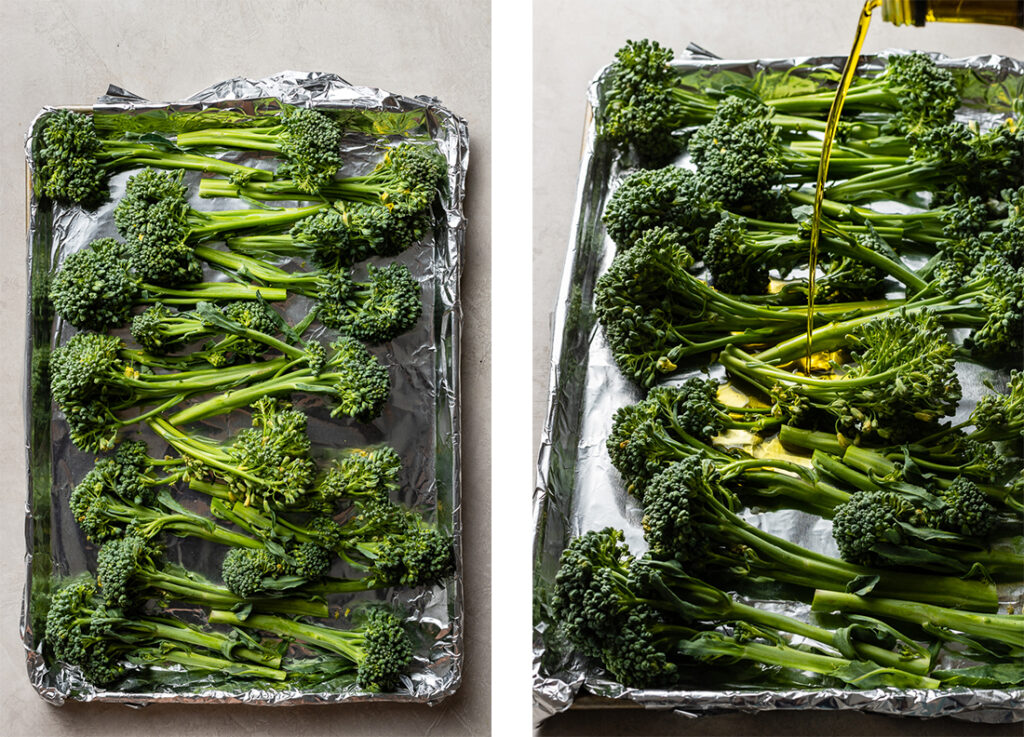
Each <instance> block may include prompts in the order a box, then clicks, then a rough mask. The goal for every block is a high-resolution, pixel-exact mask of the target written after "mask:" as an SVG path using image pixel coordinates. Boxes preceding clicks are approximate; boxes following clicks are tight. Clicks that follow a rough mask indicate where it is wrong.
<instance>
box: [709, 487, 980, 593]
mask: <svg viewBox="0 0 1024 737" xmlns="http://www.w3.org/2000/svg"><path fill="white" fill-rule="evenodd" d="M708 502H709V503H710V504H711V506H712V508H714V509H715V511H716V512H717V516H718V517H719V518H720V519H722V521H723V522H724V523H725V524H727V525H728V526H727V528H726V529H725V532H726V534H727V535H728V536H730V537H735V538H736V539H737V541H738V542H741V543H743V544H746V545H749V546H750V547H751V548H753V549H754V550H756V551H757V552H758V553H760V554H761V555H763V556H765V557H766V558H768V559H769V561H770V562H771V563H772V564H773V565H772V569H771V571H770V572H766V573H768V574H769V575H771V577H772V578H775V579H777V580H779V581H783V582H787V583H795V584H797V585H801V586H806V585H807V583H808V582H809V581H813V580H815V579H817V580H818V581H819V582H820V583H819V584H818V585H817V586H815V587H814V588H825V589H831V590H836V591H845V590H846V588H847V586H849V585H850V584H851V583H853V582H854V581H855V580H857V579H861V578H864V577H875V576H877V577H878V581H877V583H876V584H875V587H874V589H873V593H877V594H878V595H882V596H885V595H890V596H892V595H902V596H904V597H909V598H913V599H915V600H918V601H923V602H927V603H933V604H939V605H943V606H957V607H962V608H966V609H974V610H979V611H993V610H995V609H996V608H997V607H998V597H997V594H996V590H995V587H994V586H992V585H991V584H987V583H985V582H982V581H964V580H961V579H958V578H952V577H949V576H934V575H920V574H905V573H900V572H894V571H886V570H879V569H874V568H867V567H865V566H857V565H853V564H851V563H846V562H845V561H841V560H838V559H835V558H830V557H828V556H825V555H822V554H819V553H815V552H814V551H811V550H808V549H807V548H803V547H801V546H799V545H796V544H794V543H791V542H789V541H788V540H785V539H784V538H780V537H776V536H775V535H772V534H770V533H767V532H764V531H763V530H760V529H758V528H756V527H754V526H753V525H751V524H749V523H748V522H746V521H745V520H743V519H741V518H740V517H738V516H737V515H736V514H735V513H733V512H731V511H730V510H728V509H726V508H725V507H724V506H723V505H722V504H721V503H720V502H718V501H717V500H715V499H712V498H710V497H709V498H708Z"/></svg>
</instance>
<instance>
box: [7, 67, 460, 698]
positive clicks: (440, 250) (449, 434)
mask: <svg viewBox="0 0 1024 737" xmlns="http://www.w3.org/2000/svg"><path fill="white" fill-rule="evenodd" d="M281 104H286V105H296V106H312V107H315V108H317V109H320V110H329V111H332V113H333V114H334V115H335V117H336V119H337V120H338V121H339V123H340V124H341V126H342V128H344V129H345V131H346V134H345V139H344V144H343V146H344V150H343V151H342V154H343V160H344V162H345V163H344V166H343V169H342V170H341V175H342V176H353V175H359V174H364V173H368V172H369V171H370V170H371V169H372V168H373V166H374V165H375V164H376V163H377V161H379V160H380V157H381V148H380V147H381V144H383V143H388V144H391V145H394V144H396V143H398V142H401V141H404V140H408V141H412V142H417V141H420V142H424V143H427V142H430V141H433V142H434V143H435V144H436V145H437V147H438V149H439V150H440V152H441V153H442V155H443V156H444V157H445V158H446V160H447V163H448V192H447V193H446V195H445V196H443V197H442V198H441V202H440V204H437V203H435V205H434V228H433V230H432V232H431V233H429V234H428V235H427V236H425V237H424V238H423V239H422V240H421V241H419V242H417V243H415V244H413V245H412V246H411V247H409V248H408V249H407V250H406V251H404V252H403V253H402V254H401V255H400V256H398V257H396V258H395V259H380V258H374V259H370V260H369V261H368V262H362V263H360V264H357V265H356V267H355V271H354V276H355V277H356V278H357V279H360V278H362V277H364V276H365V274H366V267H367V264H368V263H375V264H378V265H383V264H384V263H388V262H390V261H391V260H397V261H400V262H401V263H404V264H406V265H407V266H408V267H409V268H410V269H411V271H412V273H413V275H414V276H416V278H417V279H418V280H419V281H420V284H421V289H422V297H423V314H422V316H421V317H420V320H419V322H418V323H417V324H416V326H414V327H413V328H412V330H411V331H409V332H407V333H405V334H403V335H401V336H399V337H398V338H395V339H394V340H393V341H391V342H389V343H386V344H384V345H381V346H376V347H373V348H371V352H372V353H374V354H375V355H376V356H377V357H378V358H379V359H380V360H381V361H382V362H383V363H384V364H385V365H386V366H387V367H388V369H389V371H390V374H391V385H392V389H391V398H390V400H389V401H388V403H387V405H386V406H385V409H384V411H383V414H382V415H381V416H380V417H378V418H377V419H375V420H373V421H372V422H369V423H358V422H355V421H354V420H351V419H348V418H345V417H339V418H331V417H330V414H329V410H330V408H329V407H328V405H327V404H326V403H325V401H324V400H323V399H320V398H317V397H315V396H312V395H308V394H297V395H295V396H293V397H292V402H293V404H294V405H295V406H296V407H297V408H300V409H302V410H303V411H304V412H306V413H307V414H308V416H309V425H308V427H309V433H310V437H311V440H312V442H313V455H314V457H315V458H317V459H320V460H321V463H322V460H323V459H326V458H330V457H331V455H332V452H333V453H336V452H337V451H338V450H339V449H342V448H349V447H361V446H366V445H372V444H378V443H387V444H389V445H391V446H393V447H394V448H395V449H396V450H397V451H398V453H399V455H401V457H402V459H403V471H402V487H401V489H400V491H399V492H398V496H397V498H396V497H393V499H394V500H395V501H398V502H401V503H403V504H406V505H409V506H410V507H411V508H412V509H414V510H415V511H417V512H418V513H420V514H421V515H423V516H424V517H425V518H426V519H427V520H428V521H430V522H436V523H437V524H438V526H439V527H440V528H441V529H442V530H444V531H446V532H450V533H451V534H452V535H453V536H454V539H455V546H456V565H457V573H456V576H455V577H453V578H451V579H449V580H448V581H446V582H445V584H444V585H438V586H434V587H421V588H416V589H410V588H391V589H384V590H380V591H370V592H365V593H360V594H354V595H341V596H331V597H329V599H328V603H329V605H330V610H331V618H330V619H328V620H323V621H322V622H321V623H323V624H326V625H328V626H332V625H334V626H340V627H348V626H350V624H349V622H348V620H347V619H346V617H347V616H348V613H349V607H350V605H351V604H352V603H354V602H356V601H359V600H376V601H384V602H387V603H390V604H394V605H395V606H396V607H397V608H398V609H399V610H401V611H405V612H407V613H408V620H407V629H408V631H409V634H410V637H411V638H412V641H413V646H414V651H415V659H414V661H413V663H412V664H411V666H410V670H409V673H408V675H407V676H406V677H403V681H402V683H401V684H400V685H399V686H398V688H397V690H396V691H395V692H392V693H379V694H377V693H367V692H365V691H361V690H360V689H359V688H358V687H357V686H356V685H355V684H353V683H349V684H344V685H342V684H337V683H333V684H332V683H329V682H328V683H325V684H323V685H321V686H318V687H317V688H316V689H314V690H309V691H305V690H298V689H295V687H294V686H292V687H282V688H280V689H273V690H262V689H257V688H252V689H249V690H241V689H237V688H236V689H233V690H225V689H224V688H221V687H220V686H218V685H216V684H215V683H212V682H210V683H208V682H204V679H196V680H191V681H187V680H185V679H183V678H180V677H179V678H177V679H175V677H174V671H173V669H171V670H169V671H166V672H164V673H163V674H162V675H163V676H164V677H163V678H162V679H161V681H160V683H159V685H156V684H154V683H153V682H147V681H146V680H145V679H144V678H143V679H140V678H132V676H131V674H130V673H129V676H128V677H127V678H126V679H125V680H124V681H123V682H121V683H119V684H118V685H117V688H116V690H100V689H97V688H94V687H93V686H91V685H89V684H88V683H86V682H85V681H83V680H82V678H81V675H80V673H79V672H78V670H77V669H76V668H68V667H65V666H60V665H59V664H58V665H54V664H53V663H50V662H47V660H46V659H45V657H44V655H43V652H42V648H41V646H40V643H39V641H38V632H37V629H38V627H39V615H40V613H41V612H42V610H43V607H42V606H41V605H42V603H43V602H44V601H45V594H46V588H47V586H48V585H49V584H50V582H51V581H52V580H54V578H57V579H59V578H63V577H66V576H71V575H74V574H77V573H80V572H82V571H85V570H93V571H94V570H95V557H96V546H95V545H93V544H91V543H88V542H87V541H85V539H84V537H83V535H82V533H81V531H80V530H79V529H78V526H77V524H76V522H75V520H74V519H73V518H72V515H71V514H70V511H69V509H68V498H69V495H70V493H71V489H72V488H73V487H74V484H75V483H76V482H77V481H78V480H80V479H81V478H82V477H83V476H84V475H85V473H86V472H87V471H88V470H89V469H90V468H91V467H92V464H93V462H94V456H93V455H91V454H88V453H83V452H81V451H79V450H77V449H75V448H74V447H73V446H72V445H71V442H70V440H69V439H68V435H67V426H66V423H65V422H64V420H63V416H62V414H61V412H60V410H59V409H57V408H56V406H52V405H51V402H50V396H49V386H48V383H47V382H46V380H45V376H43V375H42V372H41V371H40V370H39V369H38V368H37V369H36V370H35V371H33V370H32V369H33V367H34V366H36V365H37V363H38V361H39V358H40V357H41V356H42V355H43V354H44V353H45V352H46V351H47V350H48V349H49V348H51V347H53V346H56V345H59V344H61V343H63V342H65V341H66V340H67V338H68V337H69V336H70V335H71V334H73V332H74V329H73V328H71V327H70V326H69V325H67V324H65V323H64V322H63V321H62V320H60V319H59V318H58V319H56V320H53V321H51V320H50V319H49V316H48V314H47V313H46V307H45V300H43V299H42V297H44V296H45V293H46V274H47V273H48V272H50V271H52V270H56V269H57V268H58V267H59V265H60V263H61V261H62V260H63V259H64V258H65V257H66V256H67V255H68V254H70V253H73V252H75V251H77V250H79V249H81V248H83V247H84V246H86V245H87V244H88V243H89V242H91V241H92V240H94V239H96V238H100V237H107V236H116V235H117V232H116V229H115V227H114V223H113V217H112V213H113V206H114V204H115V203H116V201H117V199H118V198H119V197H120V196H121V194H123V192H124V187H125V183H126V181H127V179H128V177H129V176H131V175H132V174H134V173H135V172H136V171H137V170H130V171H124V172H119V173H117V174H115V175H114V176H113V177H111V180H110V193H111V199H110V201H108V202H107V203H105V204H104V205H102V206H100V207H99V208H97V209H96V210H95V211H94V212H86V211H83V210H82V209H81V208H78V207H69V208H64V207H61V206H60V205H56V204H54V205H51V204H49V203H48V202H42V203H41V202H40V201H39V200H38V199H37V198H36V197H35V195H34V194H33V193H31V192H30V193H29V198H30V199H29V233H28V241H29V263H28V268H29V279H30V292H29V315H28V331H27V333H28V345H27V347H26V348H27V361H28V368H29V370H28V372H27V375H28V376H29V382H28V386H27V387H26V395H25V396H26V402H25V404H26V429H27V433H28V443H27V450H28V489H29V494H28V502H27V507H26V540H27V545H28V555H27V559H26V560H27V580H26V587H25V596H24V602H23V609H22V619H21V631H22V638H23V641H24V645H25V654H26V661H27V666H28V674H29V678H30V679H31V682H32V685H33V686H34V687H35V688H36V690H37V691H38V692H39V694H40V695H41V696H42V697H43V698H44V699H45V700H47V701H49V702H50V703H53V704H57V705H59V704H63V703H64V702H65V701H66V700H69V699H70V700H75V701H110V702H124V703H130V704H146V703H152V702H163V703H167V702H173V703H251V704H285V705H296V704H319V703H340V702H350V701H353V702H354V701H370V700H373V701H393V702H395V701H397V702H427V703H436V702H438V701H440V700H442V699H444V698H445V697H447V696H449V695H451V694H452V693H454V692H455V690H456V689H457V688H458V686H459V682H460V680H461V677H462V657H463V652H462V648H463V635H462V628H463V591H462V579H461V573H460V571H461V557H462V556H461V539H462V534H461V533H462V529H461V521H460V498H461V479H460V455H461V441H460V424H459V422H460V419H459V418H460V410H459V393H460V380H459V361H460V355H461V347H460V340H461V338H460V335H461V327H462V314H461V301H460V296H459V279H460V274H461V270H462V257H463V248H464V240H465V233H466V220H465V217H464V214H463V199H464V196H465V180H466V167H467V164H468V160H469V138H468V128H467V125H466V123H465V121H464V120H462V119H461V118H459V117H457V116H456V115H454V114H453V113H451V112H450V111H448V110H447V109H445V108H444V107H443V106H442V105H441V104H440V102H439V101H438V100H436V99H434V98H431V97H415V98H412V97H403V96H400V95H395V94H392V93H390V92H386V91H383V90H379V89H374V88H369V87H358V86H354V85H351V84H349V83H347V82H346V81H345V80H343V79H342V78H340V77H338V76H336V75H333V74H322V73H305V72H282V73H280V74H277V75H274V76H273V77H269V78H267V79H262V80H250V79H242V78H237V79H230V80H227V81H224V82H221V83H219V84H216V85H214V86H212V87H210V88H208V89H205V90H203V91H202V92H199V93H197V94H196V95H193V96H192V97H190V98H189V99H188V100H185V101H182V102H177V103H161V102H150V101H147V100H144V99H142V98H140V97H137V96H136V95H133V94H131V93H129V92H126V91H124V90H122V89H120V88H117V87H110V88H109V90H108V91H107V94H105V95H104V96H102V97H101V98H99V100H98V101H97V103H96V104H95V105H94V106H93V107H91V108H77V109H80V110H82V111H90V110H91V111H92V113H93V115H94V118H95V122H96V125H97V128H98V129H99V130H100V132H101V135H102V133H103V132H104V131H136V132H141V131H161V130H166V129H168V122H167V121H169V120H173V122H174V125H175V126H176V128H178V129H181V128H182V127H185V128H188V127H189V125H190V121H191V120H193V119H194V120H195V121H197V122H196V125H195V127H199V126H200V125H201V123H200V122H199V121H202V119H203V116H204V111H209V110H214V109H218V110H219V109H227V110H230V111H233V113H234V114H236V115H237V116H239V117H240V118H244V117H247V116H252V115H254V114H272V113H274V112H275V111H276V110H278V109H279V108H280V106H281ZM48 110H49V109H47V110H43V111H42V112H41V113H40V116H37V118H36V119H35V121H34V122H33V125H32V128H31V129H30V131H29V136H28V142H27V150H26V153H27V155H28V160H29V166H30V167H31V144H32V133H33V132H34V131H35V130H36V129H37V127H38V126H39V123H40V117H41V116H42V115H43V114H45V113H46V112H48ZM213 155H216V156H223V157H225V158H227V157H230V158H231V159H232V160H236V161H240V162H242V163H244V164H247V165H250V166H256V167H261V168H265V169H273V168H274V166H275V163H276V162H275V161H274V160H273V158H272V157H271V156H270V155H269V154H265V153H261V152H240V151H231V152H221V153H217V154H213ZM200 176H201V175H200V174H199V173H198V172H186V173H185V180H184V182H185V184H186V185H188V189H189V193H190V204H191V205H192V206H193V207H194V208H196V209H205V210H212V209H224V210H230V209H241V208H247V207H251V206H253V205H251V203H248V202H243V201H241V200H236V199H230V198H215V199H200V198H199V197H198V195H197V194H196V190H197V188H198V181H199V178H200ZM295 204H296V203H291V202H275V203H272V205H273V206H281V207H289V206H294V205H295ZM301 263H302V262H301V261H300V260H299V259H291V260H283V261H282V264H283V265H284V266H285V268H289V267H292V266H298V265H300V264H301ZM311 268H312V267H311ZM205 271H206V273H205V275H204V276H205V279H206V280H224V279H225V276H224V275H223V274H221V273H220V272H216V271H213V270H211V269H209V267H206V269H205ZM283 304H284V315H285V317H286V318H287V319H288V321H289V322H290V323H294V322H296V321H297V320H299V319H301V318H302V317H303V316H304V315H305V314H306V313H307V312H308V309H309V306H310V304H311V303H310V301H309V300H306V299H304V298H302V297H295V296H292V297H289V299H288V300H287V301H286V302H285V303H283ZM317 330H318V331H320V332H316V331H317ZM322 333H323V328H320V327H319V326H317V328H315V330H314V332H311V333H310V337H313V338H316V337H320V336H321V335H322ZM116 334H118V335H122V337H124V336H127V330H124V331H120V332H118V333H116ZM248 426H249V417H248V412H247V411H245V410H239V411H235V412H231V413H229V414H226V415H221V416H219V417H213V418H210V419H208V420H205V421H204V422H203V423H202V425H201V426H197V427H196V428H195V430H196V431H198V432H201V433H202V434H204V435H206V436H208V437H210V438H213V439H215V440H218V441H219V440H224V439H226V438H228V437H230V436H232V435H234V434H235V433H236V432H237V431H238V430H240V429H242V428H245V427H248ZM128 436H129V437H141V438H144V439H146V440H147V441H148V442H149V446H150V453H151V455H154V456H158V457H159V456H160V455H162V454H163V452H164V451H165V449H166V445H165V444H163V443H162V442H161V441H159V440H157V439H156V438H155V436H154V435H152V434H151V433H149V431H148V429H147V430H146V431H145V432H139V431H137V430H136V431H135V432H132V433H128ZM176 497H177V498H178V500H179V501H180V502H181V503H182V504H183V505H184V506H186V507H189V508H191V509H194V510H196V511H201V510H202V509H203V507H204V506H205V505H206V503H207V501H206V499H205V498H204V497H203V496H202V495H199V494H197V493H195V492H192V491H191V490H189V489H187V488H186V489H184V490H179V491H177V492H176ZM207 514H208V510H207ZM166 544H167V558H168V560H170V561H172V562H175V563H180V564H182V565H185V566H186V567H188V568H190V569H192V570H195V571H196V572H198V573H200V574H202V575H205V576H207V577H210V578H212V579H213V580H215V581H216V580H219V566H220V558H221V556H222V554H223V549H222V548H221V549H218V546H216V545H213V544H210V543H206V542H204V541H201V540H195V539H187V540H186V539H181V538H176V537H172V536H170V535H167V536H166ZM331 574H332V575H334V576H346V575H347V576H353V575H357V574H355V573H354V572H353V571H352V570H350V569H348V568H347V567H346V566H345V565H344V564H343V563H341V562H339V561H336V562H335V565H334V568H333V569H332V571H331ZM173 612H174V613H175V614H176V615H177V616H180V617H182V618H183V619H186V620H189V619H192V621H202V614H201V610H200V609H199V608H197V607H188V606H177V607H176V608H175V609H174V610H173ZM292 649H293V650H292V651H293V652H295V653H301V652H302V649H301V646H299V645H292Z"/></svg>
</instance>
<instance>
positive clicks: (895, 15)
mask: <svg viewBox="0 0 1024 737" xmlns="http://www.w3.org/2000/svg"><path fill="white" fill-rule="evenodd" d="M882 20H884V21H886V22H888V23H892V24H894V25H897V26H909V25H913V26H923V25H924V24H925V23H936V22H939V23H988V24H992V25H997V26H1011V27H1015V28H1024V0H883V2H882Z"/></svg>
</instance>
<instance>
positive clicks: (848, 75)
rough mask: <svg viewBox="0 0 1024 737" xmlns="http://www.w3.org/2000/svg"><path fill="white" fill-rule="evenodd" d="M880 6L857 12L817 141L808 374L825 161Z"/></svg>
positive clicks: (872, 1)
mask: <svg viewBox="0 0 1024 737" xmlns="http://www.w3.org/2000/svg"><path fill="white" fill-rule="evenodd" d="M881 5H882V0H867V2H865V3H864V7H863V8H862V9H861V11H860V18H859V19H858V20H857V35H856V36H854V39H853V48H852V49H851V50H850V56H849V57H848V58H847V59H846V66H845V67H843V74H842V76H841V77H840V79H839V88H838V89H837V90H836V96H835V99H834V100H832V107H831V108H830V109H829V111H828V123H827V124H826V126H825V138H824V140H822V142H821V160H820V161H819V162H818V178H817V182H816V185H815V190H814V217H813V219H812V220H811V252H810V255H809V257H808V262H807V269H808V276H807V364H806V369H807V371H808V372H810V370H811V354H812V350H811V332H812V331H813V330H814V288H815V271H817V269H818V238H819V237H820V235H821V203H822V200H823V199H824V197H825V181H826V180H827V179H828V162H829V159H830V158H831V157H832V142H833V141H834V140H835V137H836V129H837V128H838V127H839V116H840V114H841V113H842V112H843V101H844V100H845V99H846V93H847V91H848V90H849V89H850V83H851V82H852V81H853V73H854V72H855V71H856V70H857V62H858V61H859V60H860V50H861V47H862V46H864V37H865V36H867V33H868V25H869V24H870V23H871V13H872V11H874V9H875V8H878V7H880V6H881Z"/></svg>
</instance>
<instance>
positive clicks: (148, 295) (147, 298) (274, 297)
mask: <svg viewBox="0 0 1024 737" xmlns="http://www.w3.org/2000/svg"><path fill="white" fill-rule="evenodd" d="M139 286H140V287H141V288H142V296H141V297H139V299H138V303H139V304H148V303H153V302H162V303H163V304H168V305H183V304H196V303H198V302H215V301H217V300H227V299H232V300H234V299H260V298H263V299H265V300H267V301H270V302H281V301H282V300H285V299H287V298H288V293H287V292H286V291H285V290H283V289H275V288H273V287H257V286H252V285H249V284H238V283H235V282H204V283H202V284H194V285H193V286H192V287H190V288H188V289H171V288H169V287H161V286H157V285H154V284H140V285H139Z"/></svg>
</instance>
